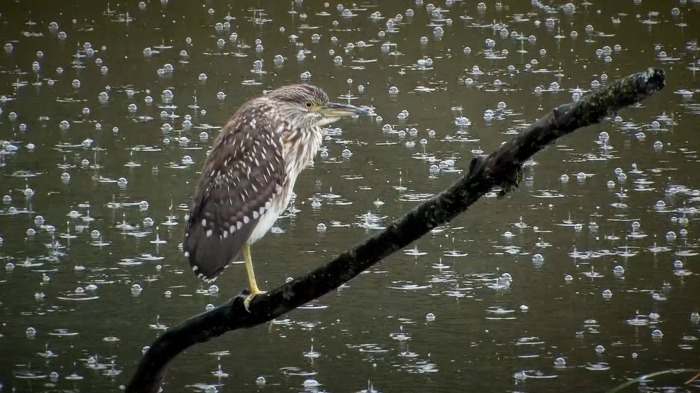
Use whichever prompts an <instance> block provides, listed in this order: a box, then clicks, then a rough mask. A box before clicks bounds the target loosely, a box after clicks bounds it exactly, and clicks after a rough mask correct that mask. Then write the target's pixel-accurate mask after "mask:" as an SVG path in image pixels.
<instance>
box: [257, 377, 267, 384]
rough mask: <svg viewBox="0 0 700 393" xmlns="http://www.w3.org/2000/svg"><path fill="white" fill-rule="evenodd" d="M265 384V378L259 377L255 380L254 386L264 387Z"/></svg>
mask: <svg viewBox="0 0 700 393" xmlns="http://www.w3.org/2000/svg"><path fill="white" fill-rule="evenodd" d="M266 382H267V381H266V380H265V377H262V376H260V377H257V378H255V384H256V385H258V386H262V385H265V383H266Z"/></svg>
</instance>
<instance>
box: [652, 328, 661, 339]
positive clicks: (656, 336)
mask: <svg viewBox="0 0 700 393" xmlns="http://www.w3.org/2000/svg"><path fill="white" fill-rule="evenodd" d="M663 336H664V334H663V333H662V332H661V330H659V329H654V330H652V332H651V338H653V339H655V340H659V339H661V338H662V337H663Z"/></svg>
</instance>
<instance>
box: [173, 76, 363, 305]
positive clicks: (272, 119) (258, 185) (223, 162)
mask: <svg viewBox="0 0 700 393" xmlns="http://www.w3.org/2000/svg"><path fill="white" fill-rule="evenodd" d="M365 113H367V112H366V111H365V110H362V109H360V108H357V107H354V106H352V105H342V104H334V103H329V102H328V96H327V95H326V93H325V92H323V90H321V89H320V88H318V87H315V86H311V85H291V86H285V87H282V88H279V89H277V90H273V91H272V92H270V93H268V94H267V95H264V96H261V97H258V98H255V99H253V100H250V101H248V102H246V103H245V104H243V105H242V106H241V108H239V109H238V111H237V112H236V113H235V114H234V115H233V117H231V119H230V120H229V121H228V122H227V123H226V125H225V126H224V127H223V128H222V130H221V132H220V133H219V135H218V137H217V138H216V140H215V142H214V145H213V147H212V150H211V153H210V154H209V155H208V156H207V159H206V162H205V164H204V169H203V170H202V175H201V177H200V179H199V181H198V183H197V187H196V190H195V195H194V206H193V208H192V211H191V213H190V218H189V220H188V223H187V229H186V232H185V238H184V241H183V250H184V251H185V255H187V256H188V258H189V262H190V265H191V267H192V270H193V271H194V272H195V274H197V275H198V276H199V277H201V278H203V279H206V280H213V279H215V278H216V277H217V276H218V275H219V274H220V273H221V272H222V271H223V270H224V269H225V268H226V267H227V266H228V265H229V263H230V262H231V261H232V260H234V259H235V258H237V257H238V255H239V254H240V253H241V251H243V252H244V254H246V255H244V256H245V259H246V268H247V271H248V279H249V284H250V289H251V292H252V294H251V297H252V296H254V295H255V294H256V293H259V292H260V291H259V289H258V288H257V285H256V283H255V277H254V274H253V269H252V261H251V260H250V254H249V251H248V248H247V247H248V246H249V245H250V244H252V243H253V242H255V241H256V240H258V239H260V238H261V237H262V236H263V235H264V234H265V233H267V231H268V230H269V229H270V228H271V227H272V225H273V224H274V222H275V220H276V219H277V217H278V216H279V215H280V214H281V213H282V212H283V211H284V209H285V208H286V207H287V204H288V203H289V199H290V198H291V195H292V190H293V187H294V183H295V181H296V178H297V176H298V174H299V173H300V172H301V171H302V170H303V169H304V168H305V167H306V166H307V165H308V164H309V163H310V162H311V160H312V159H313V157H314V156H315V155H316V152H317V151H318V148H319V147H320V146H321V143H322V140H323V130H322V127H323V126H324V125H326V124H330V123H332V122H334V121H336V120H338V119H339V118H341V117H345V116H350V115H360V114H365Z"/></svg>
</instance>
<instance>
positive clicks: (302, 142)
mask: <svg viewBox="0 0 700 393" xmlns="http://www.w3.org/2000/svg"><path fill="white" fill-rule="evenodd" d="M282 139H283V140H282V145H283V146H284V163H285V166H286V168H285V169H286V172H287V174H288V175H289V176H291V177H292V178H293V179H296V177H297V175H299V173H300V172H301V171H302V170H304V168H306V167H307V166H309V164H311V162H312V161H313V159H314V157H315V156H316V153H317V152H318V149H319V148H320V147H321V143H323V130H322V129H321V127H314V128H311V129H308V130H305V131H299V130H297V131H296V132H291V133H285V134H283V135H282Z"/></svg>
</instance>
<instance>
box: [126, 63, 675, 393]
mask: <svg viewBox="0 0 700 393" xmlns="http://www.w3.org/2000/svg"><path fill="white" fill-rule="evenodd" d="M665 79H666V77H665V75H664V72H663V71H662V70H660V69H651V68H650V69H648V70H646V71H643V72H639V73H636V74H633V75H630V76H628V77H626V78H623V79H619V80H617V81H615V82H614V83H612V84H610V85H608V86H606V87H604V88H602V89H600V90H598V91H596V92H593V93H591V94H588V95H586V96H584V97H582V98H581V99H580V100H579V101H577V102H572V103H568V104H564V105H560V106H559V107H557V108H555V109H554V110H553V111H552V112H550V113H548V114H547V115H546V116H544V117H542V118H541V119H539V120H538V121H536V122H535V123H534V124H532V125H531V126H530V127H529V128H528V129H527V130H526V131H525V132H523V133H522V134H520V135H518V136H517V137H515V138H513V139H512V140H510V141H509V142H507V143H504V144H503V145H502V146H501V147H500V148H499V149H498V150H496V151H495V152H493V153H491V154H490V155H489V156H487V157H485V158H484V157H478V158H475V159H473V160H472V162H471V165H470V168H469V173H467V174H466V175H464V176H462V177H460V178H459V179H458V180H457V181H456V182H455V183H454V184H453V185H451V186H450V187H449V188H448V189H446V190H444V191H443V192H441V193H440V194H438V195H435V196H434V197H432V198H430V199H429V200H427V201H426V202H424V203H422V204H420V205H418V206H416V207H415V208H414V209H413V210H411V211H410V212H408V213H407V214H406V215H405V216H403V217H401V218H399V219H398V220H396V221H394V222H393V223H392V224H391V225H390V226H388V227H387V228H386V229H385V230H384V231H382V232H381V233H379V234H377V235H375V236H373V237H371V238H369V239H367V240H366V241H365V242H364V243H362V244H359V245H357V246H355V247H353V248H352V249H350V250H349V251H346V252H344V253H343V254H341V255H339V256H338V257H337V258H335V259H334V260H332V261H331V262H329V263H328V264H326V265H325V266H321V267H319V268H317V269H315V270H314V271H312V272H310V273H309V274H307V275H306V276H304V277H301V278H297V279H295V280H293V281H290V282H288V283H286V284H285V285H283V286H280V287H278V288H275V289H274V290H272V291H270V292H268V293H266V294H265V295H261V296H257V297H255V298H254V300H253V301H252V304H251V306H250V312H248V311H246V310H245V308H244V306H243V299H244V296H242V295H239V296H236V297H234V298H232V299H230V300H228V301H227V302H226V303H225V304H223V305H220V306H219V307H217V308H215V309H213V310H211V311H208V312H205V313H203V314H200V315H197V316H195V317H192V318H190V319H188V320H187V321H185V322H183V323H181V324H180V325H178V326H175V327H172V328H170V329H168V330H167V331H166V332H165V333H164V334H163V335H162V336H161V337H159V338H158V339H157V340H156V341H155V342H154V343H153V345H151V347H150V348H149V349H148V351H147V352H146V353H145V355H144V356H143V358H142V359H141V362H140V363H139V365H138V368H137V369H136V372H135V374H134V376H133V378H132V379H131V381H130V382H129V385H128V386H127V388H126V391H127V392H130V393H135V392H151V393H156V392H158V390H159V388H160V384H161V382H162V379H163V376H164V375H165V371H166V366H167V365H168V363H169V362H170V361H171V360H172V359H174V358H175V356H177V355H178V354H179V353H180V352H182V351H184V350H185V349H187V348H188V347H190V346H192V345H195V344H197V343H202V342H206V341H209V340H211V339H212V338H214V337H218V336H220V335H222V334H224V333H226V332H228V331H231V330H235V329H240V328H248V327H252V326H256V325H260V324H263V323H265V322H267V321H270V320H272V319H274V318H276V317H279V316H281V315H283V314H286V313H288V312H290V311H292V310H294V309H295V308H297V307H299V306H301V305H303V304H305V303H308V302H309V301H311V300H314V299H316V298H319V297H321V296H323V295H325V294H326V293H328V292H330V291H332V290H334V289H336V288H338V287H339V286H340V285H342V284H344V283H346V282H348V281H349V280H350V279H352V278H353V277H355V276H356V275H358V274H360V273H361V272H362V271H364V270H366V269H368V268H369V267H371V266H372V265H374V264H375V263H377V262H379V261H380V260H382V259H384V258H386V257H388V256H389V255H391V254H393V253H394V252H396V251H398V250H400V249H401V248H403V247H406V246H407V245H409V244H410V243H411V242H413V241H415V240H417V239H419V238H420V237H421V236H423V235H425V234H426V233H428V232H429V231H430V230H431V229H433V228H435V227H436V226H438V225H441V224H444V223H446V222H448V221H450V220H452V219H453V218H455V217H456V216H457V215H459V214H460V213H462V212H464V211H465V210H467V208H469V206H471V205H472V204H473V203H474V202H476V201H477V200H478V199H479V198H481V197H482V196H483V195H484V194H486V193H487V192H489V191H490V190H491V189H493V188H494V187H497V186H498V187H501V194H500V195H505V193H506V192H508V191H510V190H512V189H513V188H515V187H517V185H518V180H519V178H520V173H521V168H522V163H523V162H525V161H526V160H527V159H529V158H530V157H532V156H533V155H534V154H535V153H537V152H538V151H540V150H542V149H544V148H545V147H546V146H547V145H548V144H550V143H552V142H553V141H555V140H556V139H557V138H560V137H562V136H564V135H566V134H569V133H571V132H573V131H574V130H576V129H578V128H581V127H586V126H589V125H591V124H595V123H598V122H599V121H600V120H602V119H603V118H604V117H605V116H607V115H609V114H611V113H613V112H615V111H617V110H619V109H621V108H624V107H627V106H629V105H632V104H635V103H637V102H639V101H641V100H643V99H645V98H647V97H648V96H650V95H652V94H654V93H656V92H658V91H659V90H661V89H663V87H664V85H665Z"/></svg>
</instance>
